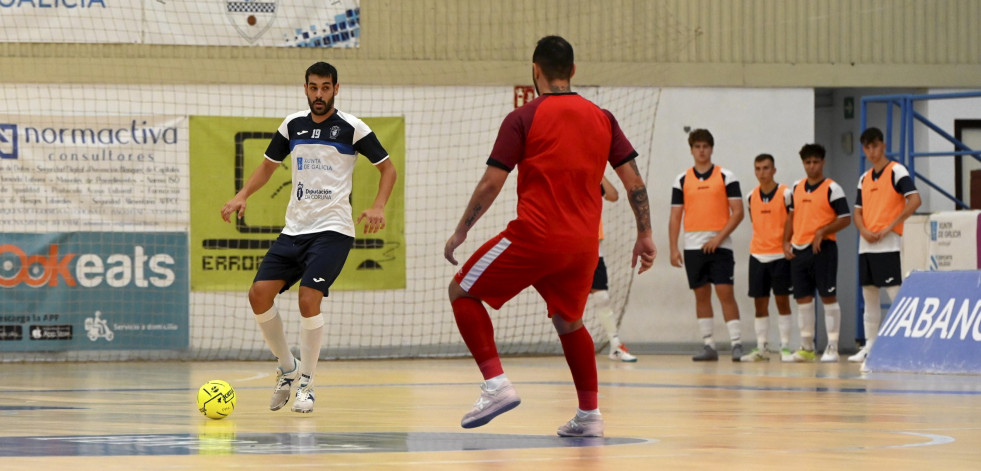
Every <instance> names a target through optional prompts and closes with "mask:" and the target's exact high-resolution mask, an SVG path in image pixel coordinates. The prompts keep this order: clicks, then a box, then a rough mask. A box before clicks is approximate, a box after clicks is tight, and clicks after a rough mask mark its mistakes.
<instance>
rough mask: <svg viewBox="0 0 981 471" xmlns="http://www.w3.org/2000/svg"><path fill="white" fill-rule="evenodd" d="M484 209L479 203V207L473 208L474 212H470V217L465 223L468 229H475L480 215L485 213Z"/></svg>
mask: <svg viewBox="0 0 981 471" xmlns="http://www.w3.org/2000/svg"><path fill="white" fill-rule="evenodd" d="M483 209H484V208H483V206H482V205H481V204H480V203H477V205H476V206H474V207H473V211H471V212H470V217H468V218H466V219H464V220H463V223H464V224H465V225H466V226H467V227H468V228H470V227H473V224H474V223H475V222H477V218H478V217H480V213H482V212H483Z"/></svg>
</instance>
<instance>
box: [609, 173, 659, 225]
mask: <svg viewBox="0 0 981 471" xmlns="http://www.w3.org/2000/svg"><path fill="white" fill-rule="evenodd" d="M621 167H627V168H626V169H624V170H623V173H624V174H623V175H621V176H620V178H621V180H624V187H626V189H627V195H628V200H629V201H630V208H631V209H633V211H634V218H635V219H636V220H637V232H640V233H646V232H649V231H650V230H651V207H650V201H649V200H648V197H647V185H645V184H644V179H643V178H642V177H641V176H640V169H639V168H638V167H637V162H636V161H635V160H631V161H630V162H627V164H626V165H623V166H621ZM617 172H618V173H620V172H621V170H620V169H618V170H617ZM625 177H626V178H625ZM628 182H629V183H628Z"/></svg>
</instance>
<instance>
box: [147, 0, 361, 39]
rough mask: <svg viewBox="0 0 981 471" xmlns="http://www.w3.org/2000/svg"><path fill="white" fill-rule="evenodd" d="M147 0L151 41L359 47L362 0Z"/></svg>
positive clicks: (148, 31)
mask: <svg viewBox="0 0 981 471" xmlns="http://www.w3.org/2000/svg"><path fill="white" fill-rule="evenodd" d="M145 1H146V23H145V28H146V31H145V32H146V39H145V41H146V42H147V43H148V44H186V45H194V46H249V45H255V46H285V47H342V48H348V47H358V43H359V41H360V39H361V9H360V5H359V3H360V2H359V1H358V0H329V1H324V0H290V1H283V0H198V1H194V2H158V1H151V0H145Z"/></svg>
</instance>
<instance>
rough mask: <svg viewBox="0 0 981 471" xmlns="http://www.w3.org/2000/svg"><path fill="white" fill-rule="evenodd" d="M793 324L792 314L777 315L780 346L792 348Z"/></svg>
mask: <svg viewBox="0 0 981 471" xmlns="http://www.w3.org/2000/svg"><path fill="white" fill-rule="evenodd" d="M793 326H794V320H793V318H792V317H791V315H790V314H780V315H779V316H777V329H779V330H780V348H790V329H792V328H793Z"/></svg>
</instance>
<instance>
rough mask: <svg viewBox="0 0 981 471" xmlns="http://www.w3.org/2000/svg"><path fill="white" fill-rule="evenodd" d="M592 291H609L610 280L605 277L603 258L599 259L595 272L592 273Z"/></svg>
mask: <svg viewBox="0 0 981 471" xmlns="http://www.w3.org/2000/svg"><path fill="white" fill-rule="evenodd" d="M592 289H593V290H596V291H607V290H609V289H610V280H609V278H607V276H606V263H604V262H603V257H600V258H599V263H597V264H596V271H594V272H593V287H592Z"/></svg>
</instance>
